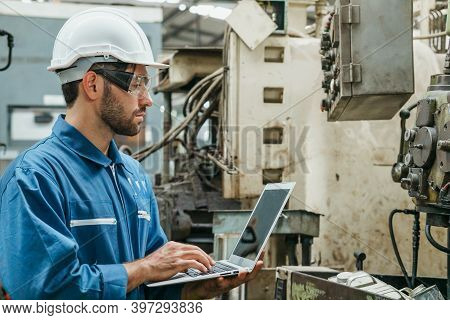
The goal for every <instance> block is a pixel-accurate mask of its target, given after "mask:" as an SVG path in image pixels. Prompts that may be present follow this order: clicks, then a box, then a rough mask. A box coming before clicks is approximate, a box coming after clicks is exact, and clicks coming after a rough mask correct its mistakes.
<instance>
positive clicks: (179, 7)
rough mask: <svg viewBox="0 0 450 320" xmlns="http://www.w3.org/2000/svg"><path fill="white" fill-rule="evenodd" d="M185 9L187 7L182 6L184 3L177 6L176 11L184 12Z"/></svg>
mask: <svg viewBox="0 0 450 320" xmlns="http://www.w3.org/2000/svg"><path fill="white" fill-rule="evenodd" d="M186 9H187V6H186V5H185V4H184V3H181V4H180V5H179V6H178V10H180V11H184V10H186Z"/></svg>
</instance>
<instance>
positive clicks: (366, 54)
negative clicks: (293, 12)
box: [321, 0, 414, 121]
mask: <svg viewBox="0 0 450 320" xmlns="http://www.w3.org/2000/svg"><path fill="white" fill-rule="evenodd" d="M412 19H413V17H412V0H376V1H373V0H336V3H335V9H334V12H333V13H332V15H331V16H330V23H329V25H328V26H327V27H326V29H325V32H324V33H323V34H322V42H321V54H322V70H323V71H324V81H323V88H324V90H325V92H326V93H327V98H326V99H324V100H323V102H322V109H325V110H327V111H328V120H329V121H338V120H339V121H342V120H385V119H391V118H392V117H393V116H394V115H395V114H396V113H397V111H398V110H399V109H400V108H401V107H402V106H403V105H404V104H405V103H406V101H407V100H408V99H409V98H410V96H411V95H412V93H414V65H413V44H412V43H413V37H412Z"/></svg>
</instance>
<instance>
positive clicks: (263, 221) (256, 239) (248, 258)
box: [146, 182, 295, 287]
mask: <svg viewBox="0 0 450 320" xmlns="http://www.w3.org/2000/svg"><path fill="white" fill-rule="evenodd" d="M294 186H295V182H287V183H270V184H267V185H266V186H265V188H264V190H263V192H262V194H261V196H260V197H259V199H258V202H257V203H256V206H255V208H254V209H253V211H252V214H251V215H250V218H249V219H248V221H247V224H246V226H245V228H244V230H243V231H242V233H241V236H240V237H239V240H238V242H237V244H236V247H235V248H234V250H233V252H232V253H231V256H230V258H229V259H228V260H221V261H216V264H215V265H214V266H213V267H212V268H211V269H210V270H209V271H208V272H201V271H199V270H196V269H192V268H190V269H188V270H187V271H186V272H180V273H177V274H176V275H174V276H173V277H172V278H170V279H168V280H164V281H158V282H147V283H146V285H147V286H148V287H158V286H165V285H172V284H177V283H185V282H192V281H200V280H206V279H213V278H218V277H229V276H233V275H237V274H238V273H239V271H241V270H243V271H245V272H251V271H252V270H253V268H254V267H255V265H256V262H257V261H258V258H259V256H260V255H261V253H262V251H263V249H264V246H265V244H266V243H267V240H268V239H269V236H270V234H271V233H272V231H273V229H274V228H275V225H276V223H277V221H278V217H279V216H280V214H281V212H282V211H283V208H284V206H285V205H286V202H287V201H288V199H289V196H290V195H291V193H292V190H293V189H294Z"/></svg>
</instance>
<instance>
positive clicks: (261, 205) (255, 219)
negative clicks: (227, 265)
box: [232, 189, 289, 260]
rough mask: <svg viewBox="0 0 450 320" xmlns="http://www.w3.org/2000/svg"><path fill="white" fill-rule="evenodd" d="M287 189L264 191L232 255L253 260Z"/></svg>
mask: <svg viewBox="0 0 450 320" xmlns="http://www.w3.org/2000/svg"><path fill="white" fill-rule="evenodd" d="M288 194H289V189H270V190H265V191H264V193H263V194H262V195H261V198H260V200H259V202H258V204H257V205H256V208H255V209H254V210H253V214H252V216H251V218H250V220H249V221H248V223H247V226H246V227H245V229H244V232H243V233H242V235H241V238H240V239H239V242H238V244H237V246H236V248H235V249H234V251H233V253H232V254H233V255H236V256H239V257H243V258H247V259H250V260H255V259H256V255H257V254H258V253H259V251H260V250H261V247H262V246H263V245H264V242H265V240H266V237H267V236H268V234H269V232H270V229H271V228H272V225H273V224H274V222H275V219H277V218H278V212H279V211H280V209H281V206H282V205H283V204H284V201H285V200H286V197H287V196H288Z"/></svg>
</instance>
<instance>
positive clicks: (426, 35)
mask: <svg viewBox="0 0 450 320" xmlns="http://www.w3.org/2000/svg"><path fill="white" fill-rule="evenodd" d="M446 34H447V33H446V32H445V31H442V32H438V33H433V34H425V35H423V36H415V37H413V40H426V39H433V38H439V37H444V36H445V35H446Z"/></svg>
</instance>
